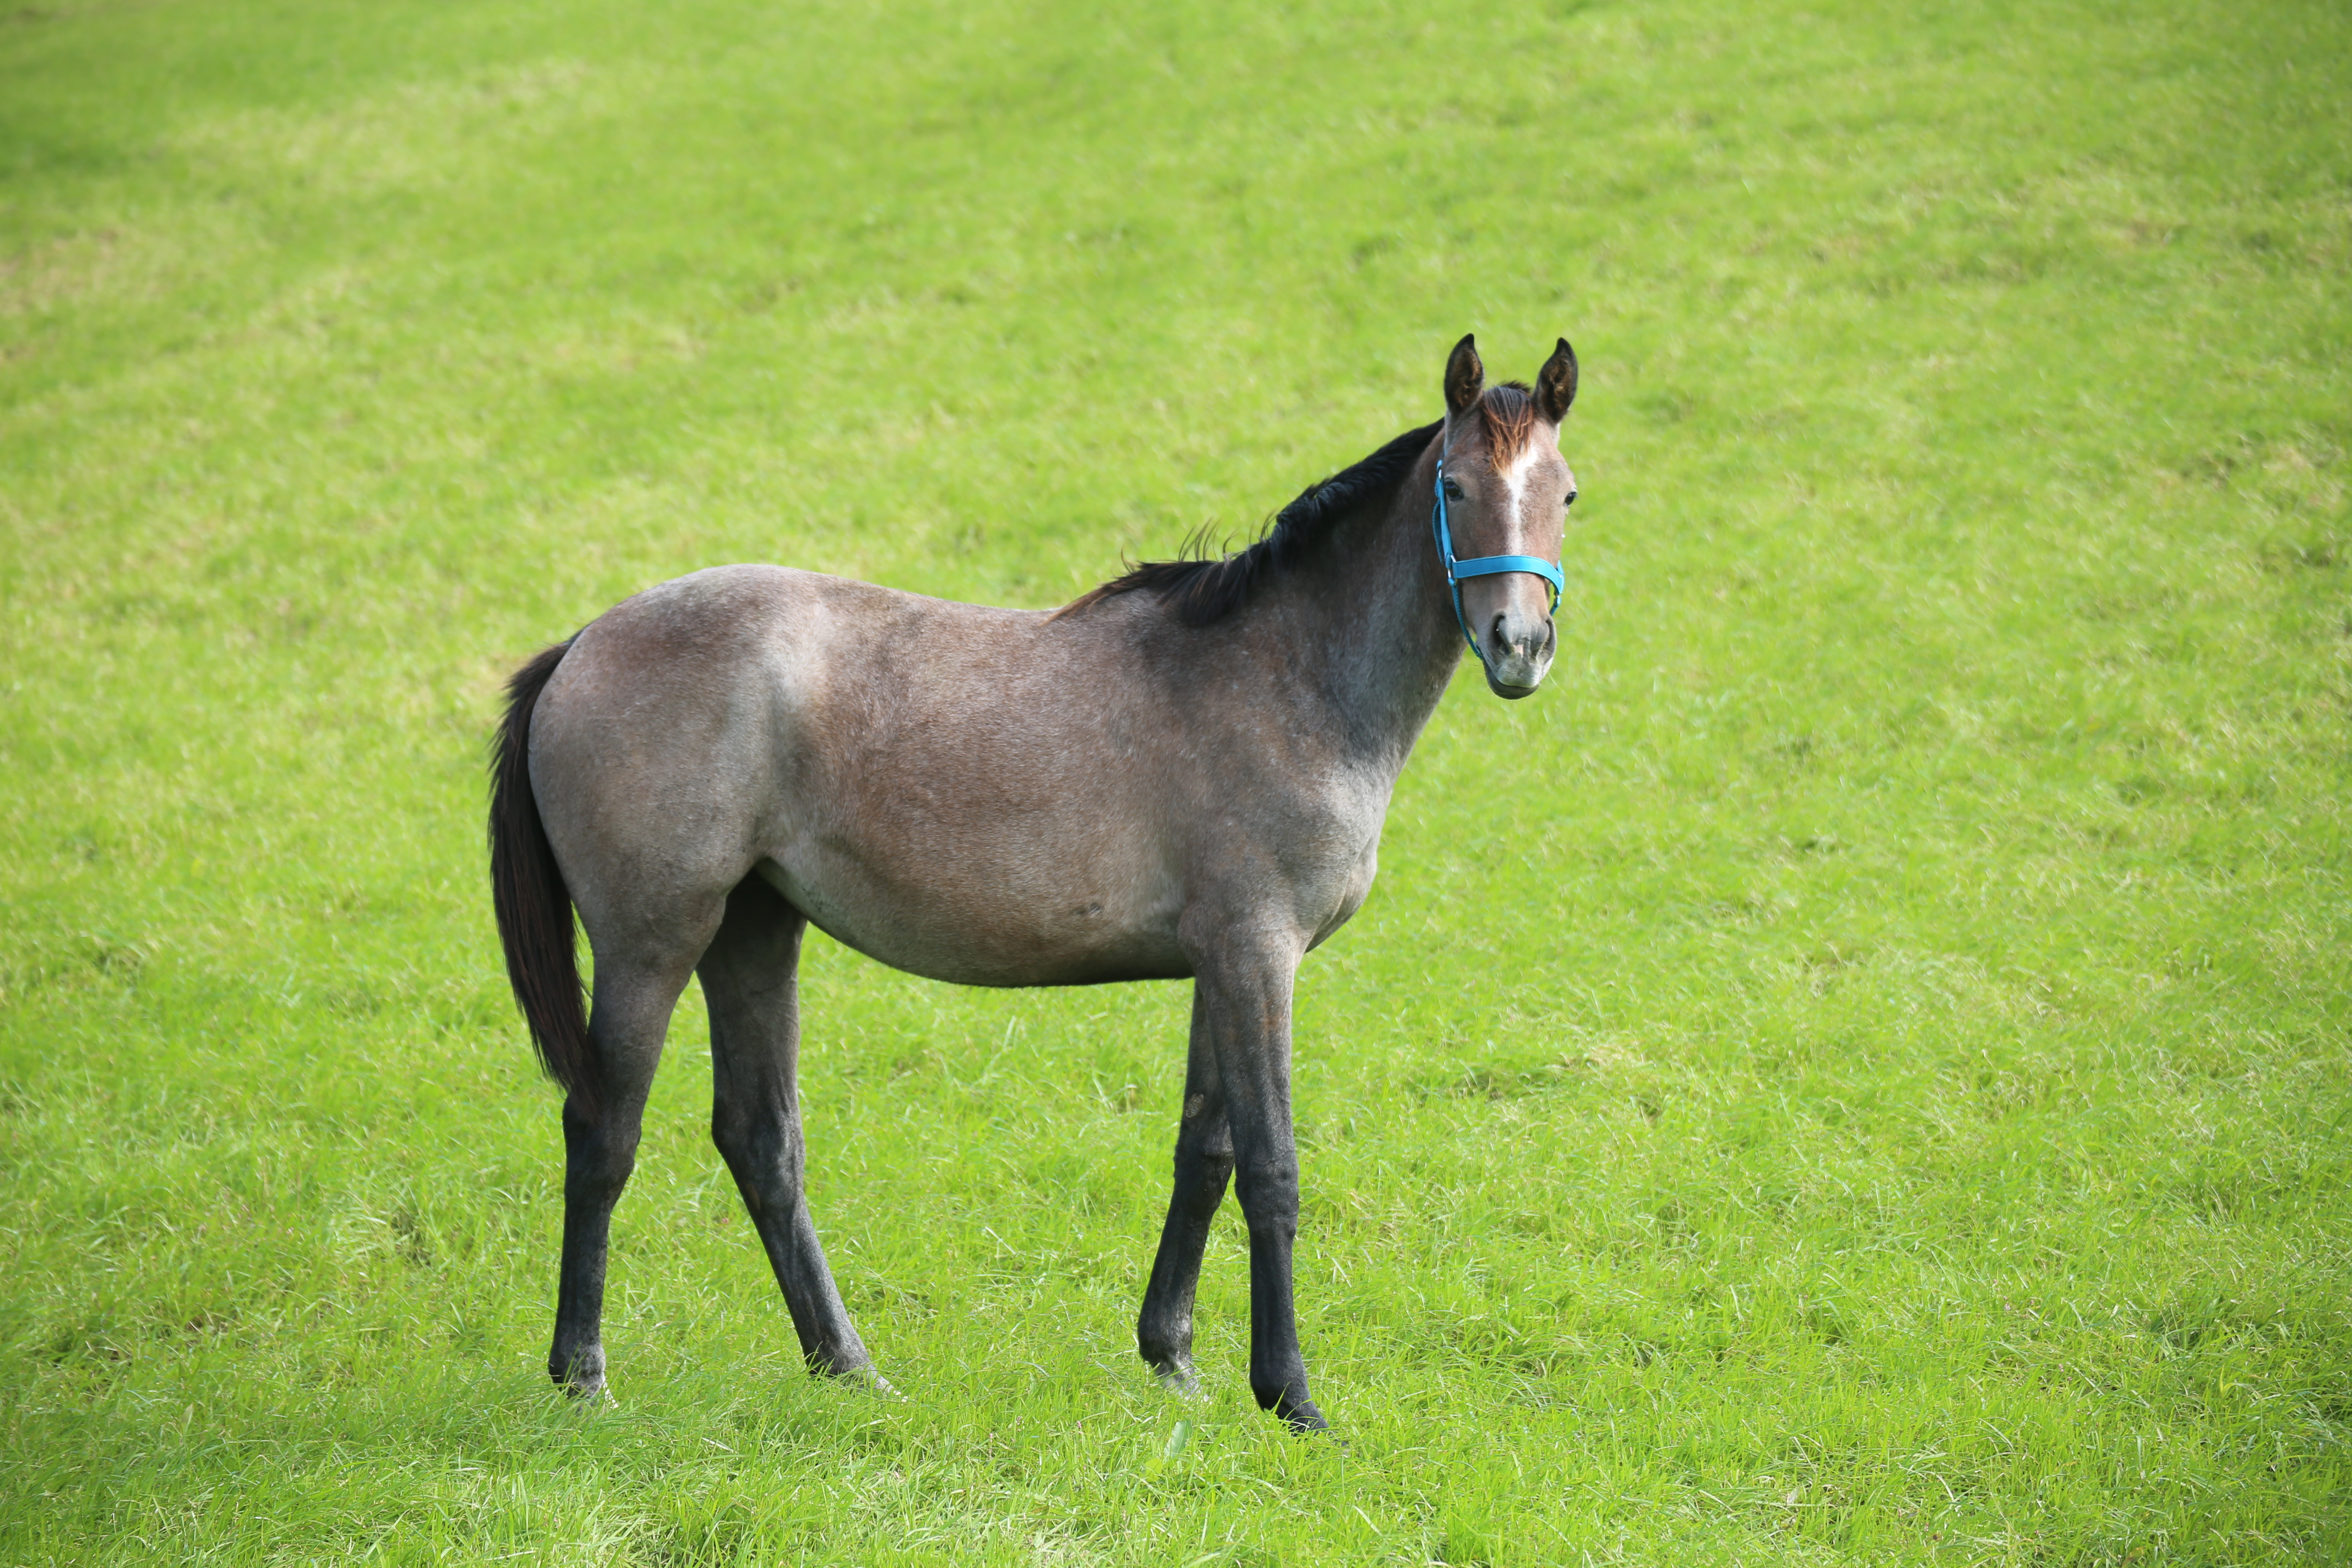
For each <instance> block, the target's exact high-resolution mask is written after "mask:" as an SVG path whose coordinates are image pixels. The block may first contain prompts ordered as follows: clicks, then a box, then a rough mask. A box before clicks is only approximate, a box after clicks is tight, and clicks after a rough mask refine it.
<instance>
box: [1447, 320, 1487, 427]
mask: <svg viewBox="0 0 2352 1568" xmlns="http://www.w3.org/2000/svg"><path fill="white" fill-rule="evenodd" d="M1485 390H1486V366H1485V365H1484V364H1482V363H1479V359H1478V343H1477V338H1476V334H1475V333H1472V332H1465V333H1463V334H1462V341H1461V342H1458V343H1455V344H1454V352H1453V353H1451V354H1448V355H1447V356H1446V359H1445V412H1446V413H1448V414H1459V413H1461V412H1462V411H1463V410H1464V409H1465V408H1467V407H1469V406H1470V405H1472V404H1474V403H1475V402H1477V401H1478V395H1479V394H1480V393H1481V392H1484V391H1485Z"/></svg>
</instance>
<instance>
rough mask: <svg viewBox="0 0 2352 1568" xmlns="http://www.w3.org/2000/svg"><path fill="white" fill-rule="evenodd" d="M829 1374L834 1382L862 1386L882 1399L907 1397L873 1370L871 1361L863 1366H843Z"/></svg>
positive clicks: (854, 1386)
mask: <svg viewBox="0 0 2352 1568" xmlns="http://www.w3.org/2000/svg"><path fill="white" fill-rule="evenodd" d="M829 1375H830V1376H831V1377H832V1378H833V1380H834V1381H835V1383H840V1384H848V1385H849V1386H850V1387H852V1388H862V1389H864V1390H866V1392H867V1393H868V1394H877V1395H878V1396H880V1397H881V1398H884V1399H897V1400H901V1401H903V1400H904V1399H905V1398H906V1397H907V1396H906V1395H905V1394H901V1393H899V1392H898V1389H896V1388H894V1387H892V1386H891V1384H890V1380H889V1379H888V1378H887V1377H885V1376H883V1375H882V1374H881V1373H878V1372H877V1371H875V1370H874V1367H873V1364H872V1363H867V1364H866V1365H864V1366H845V1367H842V1368H841V1369H839V1370H838V1371H836V1372H834V1373H830V1374H829Z"/></svg>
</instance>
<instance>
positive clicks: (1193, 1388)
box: [1151, 1360, 1205, 1403]
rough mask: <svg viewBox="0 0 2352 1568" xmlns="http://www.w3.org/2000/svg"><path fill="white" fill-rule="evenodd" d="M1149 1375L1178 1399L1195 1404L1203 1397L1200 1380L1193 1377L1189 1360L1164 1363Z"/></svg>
mask: <svg viewBox="0 0 2352 1568" xmlns="http://www.w3.org/2000/svg"><path fill="white" fill-rule="evenodd" d="M1151 1375H1152V1376H1153V1377H1154V1378H1156V1379H1157V1380H1158V1381H1159V1384H1160V1387H1161V1388H1163V1389H1165V1390H1167V1391H1168V1392H1169V1393H1170V1394H1174V1395H1175V1396H1176V1397H1177V1398H1179V1399H1189V1400H1192V1401H1194V1402H1196V1403H1197V1402H1198V1401H1200V1400H1201V1399H1202V1398H1204V1397H1205V1395H1203V1394H1202V1392H1201V1380H1200V1379H1199V1378H1198V1377H1196V1376H1194V1375H1193V1373H1192V1362H1190V1361H1189V1360H1187V1361H1171V1362H1167V1363H1162V1364H1161V1365H1160V1366H1159V1367H1157V1368H1155V1369H1154V1370H1153V1372H1152V1374H1151Z"/></svg>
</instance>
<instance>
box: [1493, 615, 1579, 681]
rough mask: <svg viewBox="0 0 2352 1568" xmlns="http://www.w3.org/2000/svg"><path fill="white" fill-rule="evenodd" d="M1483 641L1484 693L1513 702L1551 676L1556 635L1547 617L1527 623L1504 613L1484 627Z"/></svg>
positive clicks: (1527, 620)
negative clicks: (1491, 693)
mask: <svg viewBox="0 0 2352 1568" xmlns="http://www.w3.org/2000/svg"><path fill="white" fill-rule="evenodd" d="M1483 640H1484V642H1485V645H1486V646H1485V647H1481V648H1480V649H1479V652H1480V654H1481V655H1483V656H1484V657H1483V658H1481V659H1480V662H1481V663H1482V664H1484V665H1485V666H1486V689H1487V690H1489V691H1491V692H1493V693H1494V694H1495V695H1496V696H1497V697H1500V698H1503V699H1505V700H1508V701H1513V702H1516V701H1517V700H1519V699H1520V698H1522V697H1525V696H1527V695H1528V693H1530V692H1532V691H1534V690H1535V689H1536V688H1537V687H1538V686H1541V685H1542V684H1543V678H1544V677H1545V676H1547V675H1549V674H1550V673H1551V658H1552V654H1553V653H1554V652H1555V651H1556V650H1557V649H1558V648H1559V629H1558V627H1557V626H1554V625H1553V622H1552V618H1551V617H1550V616H1543V617H1542V618H1540V619H1530V618H1528V617H1522V616H1515V615H1512V614H1511V613H1509V612H1508V611H1506V612H1505V613H1503V614H1501V615H1498V616H1496V617H1495V618H1494V620H1493V621H1492V622H1490V623H1489V624H1488V626H1487V628H1486V637H1485V638H1484V639H1483Z"/></svg>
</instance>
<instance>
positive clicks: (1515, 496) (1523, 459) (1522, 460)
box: [1503, 441, 1543, 523]
mask: <svg viewBox="0 0 2352 1568" xmlns="http://www.w3.org/2000/svg"><path fill="white" fill-rule="evenodd" d="M1542 455H1543V454H1542V453H1541V452H1539V451H1538V450H1537V449H1536V444H1535V443H1534V442H1533V441H1530V442H1528V444H1527V447H1526V449H1524V450H1523V451H1521V452H1520V453H1519V455H1518V458H1517V460H1515V461H1514V462H1513V463H1512V464H1511V471H1510V472H1509V473H1507V474H1505V475H1504V476H1503V483H1504V484H1505V485H1507V487H1509V489H1510V492H1511V521H1513V522H1515V523H1516V522H1517V521H1519V508H1520V505H1521V504H1522V503H1523V502H1524V501H1526V500H1527V498H1528V476H1529V475H1530V474H1532V473H1534V472H1535V469H1536V459H1537V458H1540V457H1541V456H1542Z"/></svg>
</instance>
